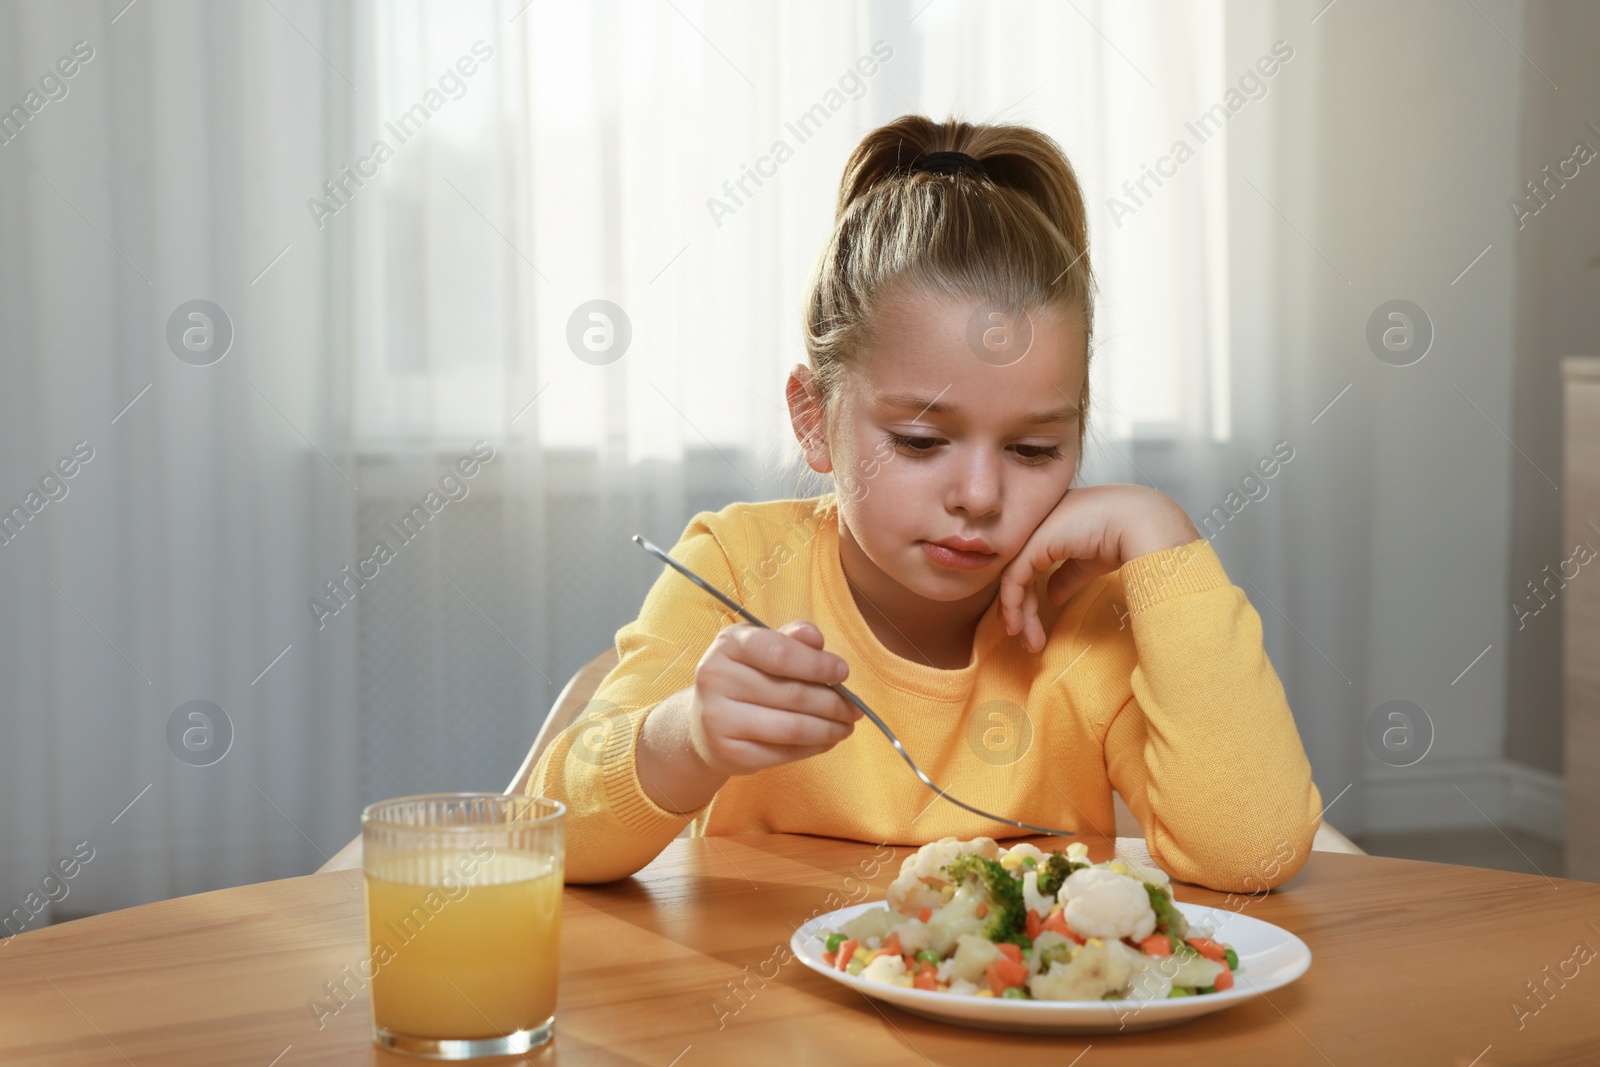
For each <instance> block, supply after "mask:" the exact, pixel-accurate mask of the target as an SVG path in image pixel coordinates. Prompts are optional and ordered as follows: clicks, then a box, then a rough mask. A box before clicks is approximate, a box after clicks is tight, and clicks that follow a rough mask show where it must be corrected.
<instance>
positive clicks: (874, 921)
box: [839, 908, 906, 943]
mask: <svg viewBox="0 0 1600 1067" xmlns="http://www.w3.org/2000/svg"><path fill="white" fill-rule="evenodd" d="M905 921H906V917H905V916H904V915H901V914H900V913H898V912H896V911H894V910H892V909H890V908H868V909H867V910H866V911H864V912H862V913H861V914H860V915H857V916H856V917H855V918H854V919H851V920H850V921H849V922H847V923H845V924H844V925H843V926H841V927H839V933H841V934H843V935H844V936H845V937H853V938H856V939H857V940H859V941H861V942H863V943H865V942H866V941H867V940H868V939H871V938H881V937H884V936H886V935H887V934H888V933H889V931H890V930H892V929H894V928H895V927H896V926H899V925H900V924H901V923H903V922H905Z"/></svg>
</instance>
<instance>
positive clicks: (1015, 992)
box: [1000, 985, 1033, 1000]
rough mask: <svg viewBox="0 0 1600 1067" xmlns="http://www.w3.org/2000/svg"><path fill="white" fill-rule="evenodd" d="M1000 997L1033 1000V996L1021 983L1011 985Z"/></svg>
mask: <svg viewBox="0 0 1600 1067" xmlns="http://www.w3.org/2000/svg"><path fill="white" fill-rule="evenodd" d="M1000 999H1002V1000H1032V999H1033V998H1032V997H1030V996H1028V992H1027V990H1025V989H1023V988H1022V987H1021V986H1019V985H1014V986H1011V987H1010V988H1009V989H1007V990H1006V991H1005V992H1004V993H1001V994H1000Z"/></svg>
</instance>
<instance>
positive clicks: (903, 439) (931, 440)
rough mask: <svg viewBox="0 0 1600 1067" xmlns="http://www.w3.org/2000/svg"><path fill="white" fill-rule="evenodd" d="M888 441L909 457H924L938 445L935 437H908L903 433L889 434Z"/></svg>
mask: <svg viewBox="0 0 1600 1067" xmlns="http://www.w3.org/2000/svg"><path fill="white" fill-rule="evenodd" d="M889 440H890V441H892V442H894V445H895V447H896V448H903V449H905V450H906V454H907V455H910V456H926V455H927V454H928V453H930V452H932V451H933V446H934V445H936V444H938V443H939V439H938V438H937V437H910V436H907V435H906V434H903V433H891V434H890V435H889Z"/></svg>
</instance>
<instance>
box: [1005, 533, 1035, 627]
mask: <svg viewBox="0 0 1600 1067" xmlns="http://www.w3.org/2000/svg"><path fill="white" fill-rule="evenodd" d="M1036 573H1037V572H1035V571H1034V569H1033V564H1032V562H1031V561H1030V560H1029V559H1028V550H1027V549H1026V548H1024V549H1023V550H1022V552H1021V553H1019V554H1018V555H1017V558H1016V559H1014V560H1012V561H1011V562H1010V563H1008V564H1007V565H1006V569H1005V570H1004V571H1002V572H1001V574H1000V618H1001V621H1003V622H1004V623H1005V624H1006V633H1008V634H1014V633H1016V632H1017V631H1018V630H1020V629H1021V628H1022V603H1023V598H1024V597H1025V596H1026V595H1027V592H1028V590H1029V589H1030V588H1031V587H1032V585H1033V580H1034V578H1035V576H1036Z"/></svg>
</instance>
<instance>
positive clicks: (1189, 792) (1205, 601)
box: [1105, 539, 1322, 893]
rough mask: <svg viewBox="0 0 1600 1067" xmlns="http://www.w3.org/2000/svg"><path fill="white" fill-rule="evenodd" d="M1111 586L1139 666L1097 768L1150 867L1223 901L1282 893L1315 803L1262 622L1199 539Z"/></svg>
mask: <svg viewBox="0 0 1600 1067" xmlns="http://www.w3.org/2000/svg"><path fill="white" fill-rule="evenodd" d="M1120 576H1121V579H1122V585H1123V590H1124V592H1125V594H1126V596H1127V603H1128V611H1129V615H1130V617H1131V622H1132V627H1133V640H1134V645H1135V647H1136V649H1137V655H1138V663H1137V665H1136V666H1135V667H1134V668H1133V674H1132V695H1131V696H1129V697H1127V699H1126V700H1125V702H1124V703H1123V704H1122V706H1121V708H1120V709H1117V710H1116V711H1115V712H1114V713H1113V715H1112V718H1111V722H1110V726H1109V728H1108V730H1107V732H1106V735H1105V753H1106V768H1107V773H1108V775H1109V777H1110V779H1111V782H1112V784H1113V785H1114V786H1115V787H1116V789H1117V791H1118V792H1119V793H1121V794H1122V796H1123V798H1124V799H1126V800H1127V802H1128V806H1129V807H1130V808H1131V809H1132V810H1133V813H1134V815H1135V816H1136V817H1137V818H1138V820H1139V822H1140V824H1141V825H1142V826H1143V827H1144V831H1145V835H1146V839H1147V840H1146V845H1147V847H1148V848H1149V850H1150V856H1151V858H1152V859H1153V860H1155V862H1156V864H1157V865H1158V866H1160V867H1161V868H1162V869H1163V870H1165V871H1167V872H1168V873H1169V874H1170V875H1172V876H1173V877H1174V878H1178V879H1181V880H1183V881H1186V882H1191V883H1194V884H1197V885H1202V886H1205V887H1207V888H1210V889H1215V890H1219V891H1223V892H1244V893H1254V892H1260V891H1262V890H1264V889H1268V888H1273V887H1276V886H1278V885H1281V884H1283V883H1284V882H1286V881H1288V880H1289V879H1290V878H1291V877H1293V876H1294V875H1295V874H1296V873H1297V872H1298V871H1299V870H1300V868H1301V867H1302V866H1304V865H1305V862H1306V860H1307V859H1309V858H1310V850H1311V839H1312V836H1313V835H1314V834H1315V833H1316V830H1317V826H1318V825H1319V824H1320V823H1321V814H1320V813H1321V809H1322V798H1321V796H1320V794H1319V793H1318V791H1317V787H1316V785H1315V784H1314V783H1313V782H1312V781H1311V765H1310V762H1309V761H1308V760H1307V759H1306V754H1305V750H1304V748H1303V747H1302V746H1301V743H1300V735H1299V732H1298V731H1297V730H1296V728H1295V722H1294V716H1293V714H1292V713H1291V712H1290V710H1289V702H1288V698H1287V697H1286V695H1285V694H1284V691H1283V685H1282V683H1280V682H1279V680H1278V676H1277V673H1276V672H1275V671H1274V670H1273V668H1272V663H1271V661H1270V660H1269V659H1268V658H1267V653H1266V649H1265V648H1264V647H1263V645H1262V639H1261V619H1260V616H1258V615H1257V614H1256V611H1255V609H1254V608H1253V607H1251V605H1250V601H1249V599H1248V598H1247V597H1246V596H1245V594H1244V592H1243V590H1241V589H1239V588H1238V587H1236V586H1234V585H1233V584H1232V583H1230V582H1229V581H1228V576H1227V574H1226V573H1225V572H1224V571H1223V568H1222V561H1221V560H1220V559H1218V558H1217V555H1216V552H1215V550H1214V549H1213V548H1212V547H1211V544H1210V542H1208V541H1206V540H1204V539H1201V540H1197V541H1194V542H1191V543H1189V544H1187V545H1181V546H1178V547H1177V548H1172V549H1164V550H1162V551H1159V552H1151V553H1147V554H1146V555H1143V556H1138V557H1136V558H1134V559H1131V560H1129V561H1128V562H1127V563H1126V564H1124V565H1123V567H1122V569H1121V572H1120Z"/></svg>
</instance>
